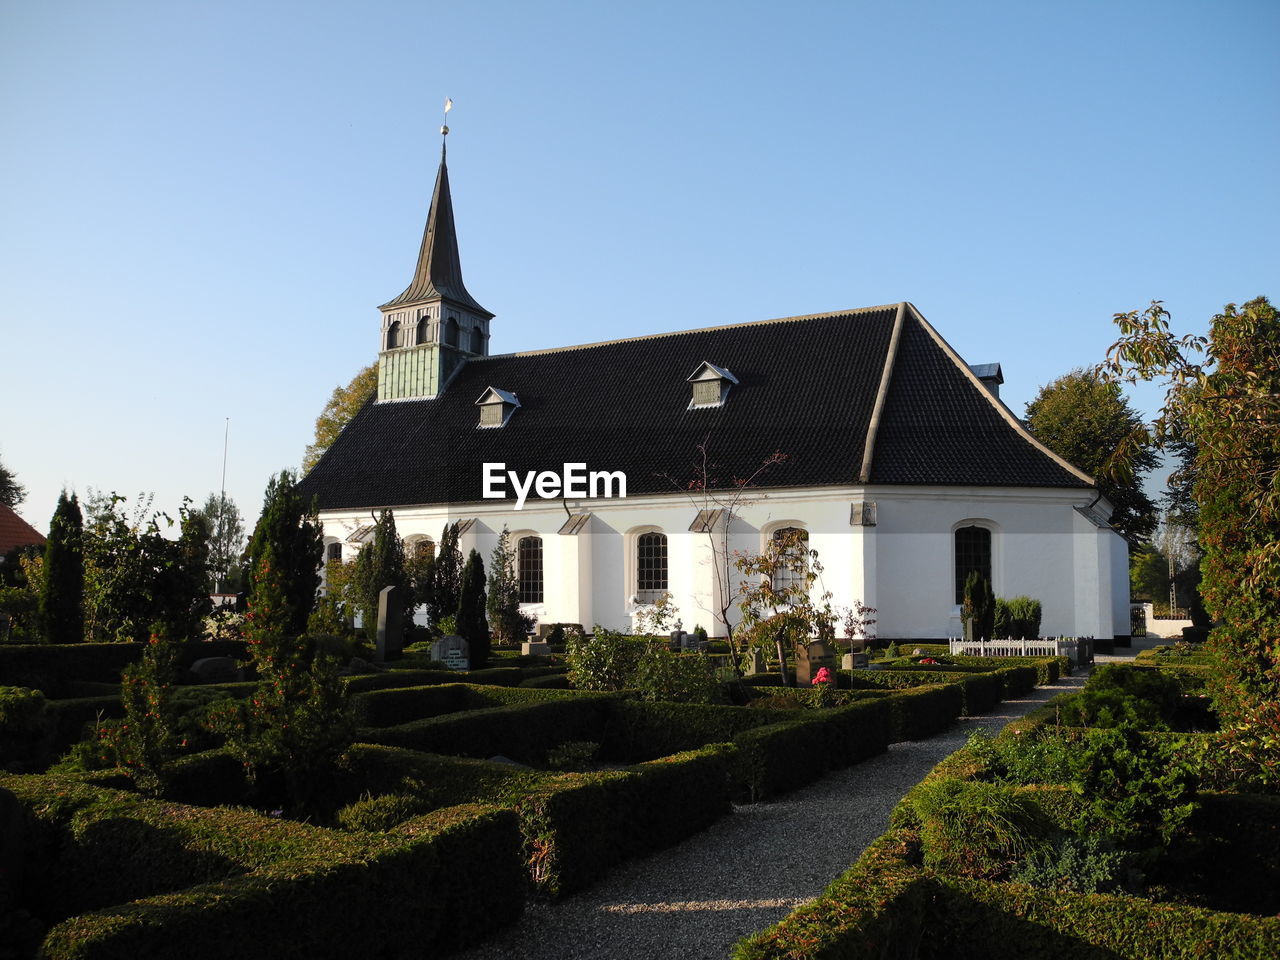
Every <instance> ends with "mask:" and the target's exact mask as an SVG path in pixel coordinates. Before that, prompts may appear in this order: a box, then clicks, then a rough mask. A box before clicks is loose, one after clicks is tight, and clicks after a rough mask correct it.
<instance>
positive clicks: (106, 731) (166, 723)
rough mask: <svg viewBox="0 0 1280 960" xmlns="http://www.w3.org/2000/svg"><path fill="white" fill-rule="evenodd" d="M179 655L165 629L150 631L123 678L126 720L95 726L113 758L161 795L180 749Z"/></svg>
mask: <svg viewBox="0 0 1280 960" xmlns="http://www.w3.org/2000/svg"><path fill="white" fill-rule="evenodd" d="M177 682H178V653H177V650H176V649H175V647H174V645H173V643H172V642H171V641H170V640H169V638H168V636H167V635H166V634H165V632H164V630H163V628H159V629H157V631H156V632H155V633H153V634H152V635H151V640H150V642H149V643H148V644H147V646H146V649H145V650H143V652H142V659H141V660H140V661H138V662H137V663H135V664H132V665H130V666H128V667H125V669H124V671H123V673H122V674H121V676H120V700H121V703H122V704H123V705H124V718H123V719H122V720H119V721H114V720H109V721H106V722H104V723H102V724H101V725H100V726H99V727H98V730H97V735H98V740H99V745H100V747H101V748H102V750H103V752H104V754H105V757H104V759H106V760H108V761H109V762H114V763H116V764H117V765H118V766H120V767H121V768H122V769H123V770H124V771H125V773H127V774H128V775H129V777H130V778H131V779H132V780H133V781H134V783H136V784H137V785H138V789H140V790H142V791H143V792H144V793H150V794H153V795H154V794H160V793H161V792H163V790H164V787H165V785H166V784H167V783H168V781H169V764H170V762H171V761H172V760H174V759H175V758H176V757H177V755H178V753H179V752H180V750H181V743H180V737H179V735H178V720H179V713H180V711H179V708H178V705H177V703H176V702H175V699H174V695H173V694H174V686H175V685H176V684H177Z"/></svg>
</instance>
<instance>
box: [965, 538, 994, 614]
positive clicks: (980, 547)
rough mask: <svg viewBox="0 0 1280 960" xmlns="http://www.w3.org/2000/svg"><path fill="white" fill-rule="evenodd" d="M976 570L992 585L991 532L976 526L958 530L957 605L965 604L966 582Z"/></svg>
mask: <svg viewBox="0 0 1280 960" xmlns="http://www.w3.org/2000/svg"><path fill="white" fill-rule="evenodd" d="M974 570H977V571H978V573H979V574H980V575H981V576H983V577H985V578H986V581H987V582H988V583H991V531H990V530H988V529H987V528H986V527H979V526H977V525H976V524H972V525H970V526H967V527H960V528H959V529H957V530H956V603H964V582H965V580H967V579H968V577H969V574H970V573H971V572H973V571H974ZM993 587H994V584H993Z"/></svg>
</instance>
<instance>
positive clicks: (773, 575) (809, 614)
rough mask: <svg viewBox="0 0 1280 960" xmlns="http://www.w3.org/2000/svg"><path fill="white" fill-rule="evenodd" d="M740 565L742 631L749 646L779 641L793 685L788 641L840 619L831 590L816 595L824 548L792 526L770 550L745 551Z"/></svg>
mask: <svg viewBox="0 0 1280 960" xmlns="http://www.w3.org/2000/svg"><path fill="white" fill-rule="evenodd" d="M734 565H735V566H736V567H737V569H738V572H739V573H741V574H744V575H745V579H744V580H743V582H742V585H741V587H740V588H739V597H740V599H739V601H738V609H739V610H740V611H741V612H742V626H741V628H740V630H741V636H742V638H743V639H744V640H745V641H746V642H747V644H748V645H749V646H753V647H765V646H767V645H769V644H772V645H773V647H774V650H775V652H776V653H777V656H778V669H779V671H780V672H781V674H782V682H783V684H784V685H785V686H790V685H791V675H790V674H789V673H788V672H787V648H788V646H794V645H795V644H798V643H805V642H807V641H808V639H809V638H810V637H811V636H814V635H815V634H819V633H821V632H822V631H823V630H829V629H830V625H831V624H832V623H833V622H834V615H833V613H832V611H831V604H830V599H831V594H830V593H822V594H820V595H818V596H817V597H815V596H814V595H813V587H814V584H815V583H816V582H817V581H818V578H819V577H820V576H821V575H822V564H821V563H820V562H819V560H818V551H817V550H811V549H809V542H808V541H807V540H805V539H803V537H802V535H801V534H800V533H798V532H795V531H792V532H789V533H787V534H785V535H784V536H775V537H772V538H770V540H769V543H768V545H767V546H766V547H765V551H764V553H761V554H757V555H751V556H740V557H738V558H737V559H736V560H735V561H734Z"/></svg>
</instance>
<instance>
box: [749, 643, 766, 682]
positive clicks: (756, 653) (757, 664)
mask: <svg viewBox="0 0 1280 960" xmlns="http://www.w3.org/2000/svg"><path fill="white" fill-rule="evenodd" d="M764 671H765V662H764V651H763V650H761V649H760V648H759V647H752V648H751V659H750V660H748V661H747V676H749V677H754V676H757V675H759V674H761V673H764Z"/></svg>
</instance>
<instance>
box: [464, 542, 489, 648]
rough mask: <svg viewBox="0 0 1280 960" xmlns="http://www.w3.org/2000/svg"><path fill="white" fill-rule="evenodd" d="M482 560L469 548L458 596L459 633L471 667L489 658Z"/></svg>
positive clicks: (477, 552)
mask: <svg viewBox="0 0 1280 960" xmlns="http://www.w3.org/2000/svg"><path fill="white" fill-rule="evenodd" d="M484 610H485V596H484V560H483V559H482V558H481V556H480V552H479V551H478V550H472V551H471V554H470V556H468V557H467V565H466V566H465V567H464V568H463V570H462V593H461V596H460V597H459V599H458V619H457V627H458V636H460V637H462V638H463V639H464V640H466V641H467V647H468V648H469V653H470V657H471V669H472V670H478V669H480V668H481V667H483V666H484V665H485V664H487V663H488V662H489V624H488V622H487V621H486V620H485V616H484Z"/></svg>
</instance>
